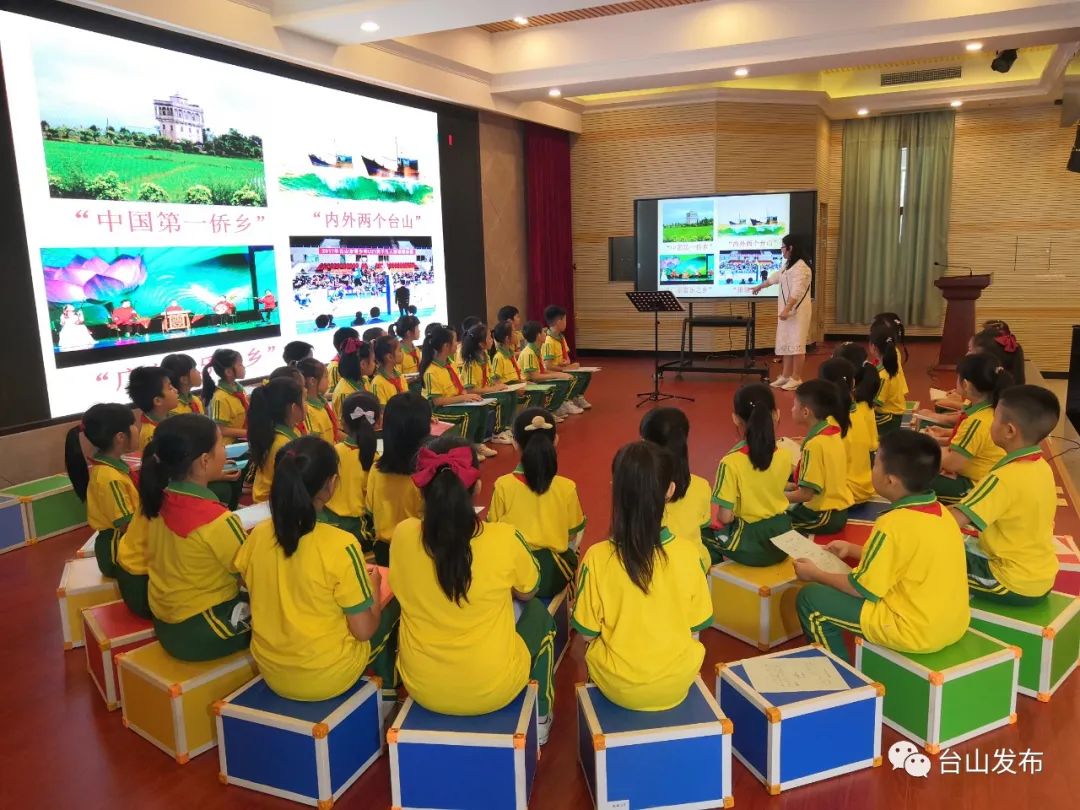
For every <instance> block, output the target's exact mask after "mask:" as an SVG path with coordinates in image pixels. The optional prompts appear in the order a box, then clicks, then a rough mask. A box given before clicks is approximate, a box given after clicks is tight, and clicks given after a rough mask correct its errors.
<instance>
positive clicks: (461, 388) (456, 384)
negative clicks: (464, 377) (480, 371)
mask: <svg viewBox="0 0 1080 810" xmlns="http://www.w3.org/2000/svg"><path fill="white" fill-rule="evenodd" d="M444 368H445V369H446V370H447V371H449V372H450V382H452V383H453V384H454V388H456V389H457V392H458V395H461V394H464V393H465V386H463V385H462V384H461V378H460V377H458V375H457V372H456V371H454V366H453V364H452V363H451V362H450V361H449V360H447V361H446V365H445V366H444Z"/></svg>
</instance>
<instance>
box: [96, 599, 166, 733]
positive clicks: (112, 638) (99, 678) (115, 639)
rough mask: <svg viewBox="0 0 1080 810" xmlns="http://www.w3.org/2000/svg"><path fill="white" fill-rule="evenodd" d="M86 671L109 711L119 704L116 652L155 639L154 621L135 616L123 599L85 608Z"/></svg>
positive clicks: (125, 650) (130, 648)
mask: <svg viewBox="0 0 1080 810" xmlns="http://www.w3.org/2000/svg"><path fill="white" fill-rule="evenodd" d="M82 618H83V638H85V639H86V671H87V672H89V673H90V677H91V678H92V679H93V681H94V685H95V686H97V690H98V692H100V693H101V697H102V699H103V700H104V701H105V705H106V706H107V707H108V709H109V711H112V710H113V709H118V708H120V680H119V677H118V670H117V664H116V656H118V655H119V654H120V653H125V652H130V651H131V650H134V649H137V648H139V647H141V646H143V645H144V644H149V643H150V642H151V641H153V640H154V625H153V623H152V622H151V621H150V620H149V619H143V618H140V617H139V616H136V615H135V614H134V613H132V612H131V610H129V609H128V606H127V605H125V604H124V603H123V602H122V601H117V602H106V603H105V604H103V605H95V606H94V607H91V608H87V609H86V610H84V611H83V612H82Z"/></svg>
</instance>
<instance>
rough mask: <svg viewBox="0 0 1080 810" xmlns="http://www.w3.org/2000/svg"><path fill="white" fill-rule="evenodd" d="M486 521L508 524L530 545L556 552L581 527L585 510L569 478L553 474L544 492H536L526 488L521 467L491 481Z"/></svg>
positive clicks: (568, 541)
mask: <svg viewBox="0 0 1080 810" xmlns="http://www.w3.org/2000/svg"><path fill="white" fill-rule="evenodd" d="M487 520H488V521H489V522H490V523H509V524H510V525H511V526H513V527H514V528H515V529H517V530H518V531H519V532H521V534H522V536H523V537H524V538H525V540H526V542H527V543H528V544H529V546H530V547H531V548H547V549H551V550H552V551H554V552H556V553H562V552H564V551H566V549H567V548H569V545H570V541H571V540H573V539H574V538H575V537H576V536H577V535H578V533H579V532H580V531H581V530H582V529H584V528H585V513H584V512H583V511H582V510H581V500H580V499H579V498H578V492H577V485H576V484H575V483H574V482H573V481H571V480H570V479H569V478H564V477H563V476H561V475H556V476H555V477H554V478H552V479H551V486H549V487H548V490H547V492H545V493H543V494H542V495H539V494H537V493H535V492H533V491H532V490H531V489H529V485H528V483H527V482H526V481H525V471H524V470H523V469H522V468H521V467H518V468H516V469H515V470H514V471H513V472H512V473H510V474H509V475H503V476H500V477H499V479H498V480H497V481H495V490H494V492H492V494H491V506H489V507H488V512H487Z"/></svg>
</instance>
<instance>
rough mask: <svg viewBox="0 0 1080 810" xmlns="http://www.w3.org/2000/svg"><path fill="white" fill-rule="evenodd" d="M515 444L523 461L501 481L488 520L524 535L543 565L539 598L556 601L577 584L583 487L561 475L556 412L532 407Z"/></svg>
mask: <svg viewBox="0 0 1080 810" xmlns="http://www.w3.org/2000/svg"><path fill="white" fill-rule="evenodd" d="M513 441H514V447H515V448H517V450H518V452H519V453H520V455H521V460H520V461H519V462H518V466H517V467H516V468H515V469H514V471H513V472H512V473H509V474H508V475H504V476H501V477H500V478H499V479H498V480H497V481H496V482H495V489H494V491H493V492H492V494H491V506H489V507H488V511H487V519H488V520H489V521H490V522H492V523H509V524H510V525H511V526H513V527H514V528H515V529H517V530H518V531H519V532H521V534H522V535H523V536H524V537H525V538H526V540H527V541H528V543H529V548H530V549H531V550H532V552H533V555H534V556H535V557H536V559H537V561H538V562H539V563H540V585H539V590H538V591H537V595H538V596H542V597H548V596H555V595H556V594H558V593H561V592H562V591H563V589H565V588H566V586H567V585H569V584H570V583H571V582H573V579H574V571H575V569H577V562H578V557H577V550H578V546H579V545H580V543H581V535H582V533H583V532H584V531H585V513H584V512H583V511H582V510H581V499H580V498H578V492H577V485H576V484H574V482H573V481H571V480H570V479H569V478H564V477H563V476H561V475H559V474H558V473H559V456H558V453H557V452H556V449H555V448H556V447H558V444H559V436H558V434H557V432H556V429H555V417H554V416H552V414H551V412H550V411H545V410H544V409H543V408H526V409H525V410H523V411H522V412H521V413H519V414H518V415H517V418H516V419H514V439H513Z"/></svg>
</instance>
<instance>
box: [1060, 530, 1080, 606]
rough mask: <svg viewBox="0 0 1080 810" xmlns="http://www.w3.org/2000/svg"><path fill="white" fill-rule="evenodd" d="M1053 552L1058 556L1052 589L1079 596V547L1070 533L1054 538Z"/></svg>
mask: <svg viewBox="0 0 1080 810" xmlns="http://www.w3.org/2000/svg"><path fill="white" fill-rule="evenodd" d="M1054 552H1055V553H1056V554H1057V558H1058V575H1057V579H1055V580H1054V590H1055V591H1059V592H1061V593H1068V594H1072V595H1073V596H1080V549H1077V547H1076V542H1075V541H1074V540H1073V538H1072V535H1070V534H1060V535H1058V536H1057V537H1055V538H1054Z"/></svg>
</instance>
